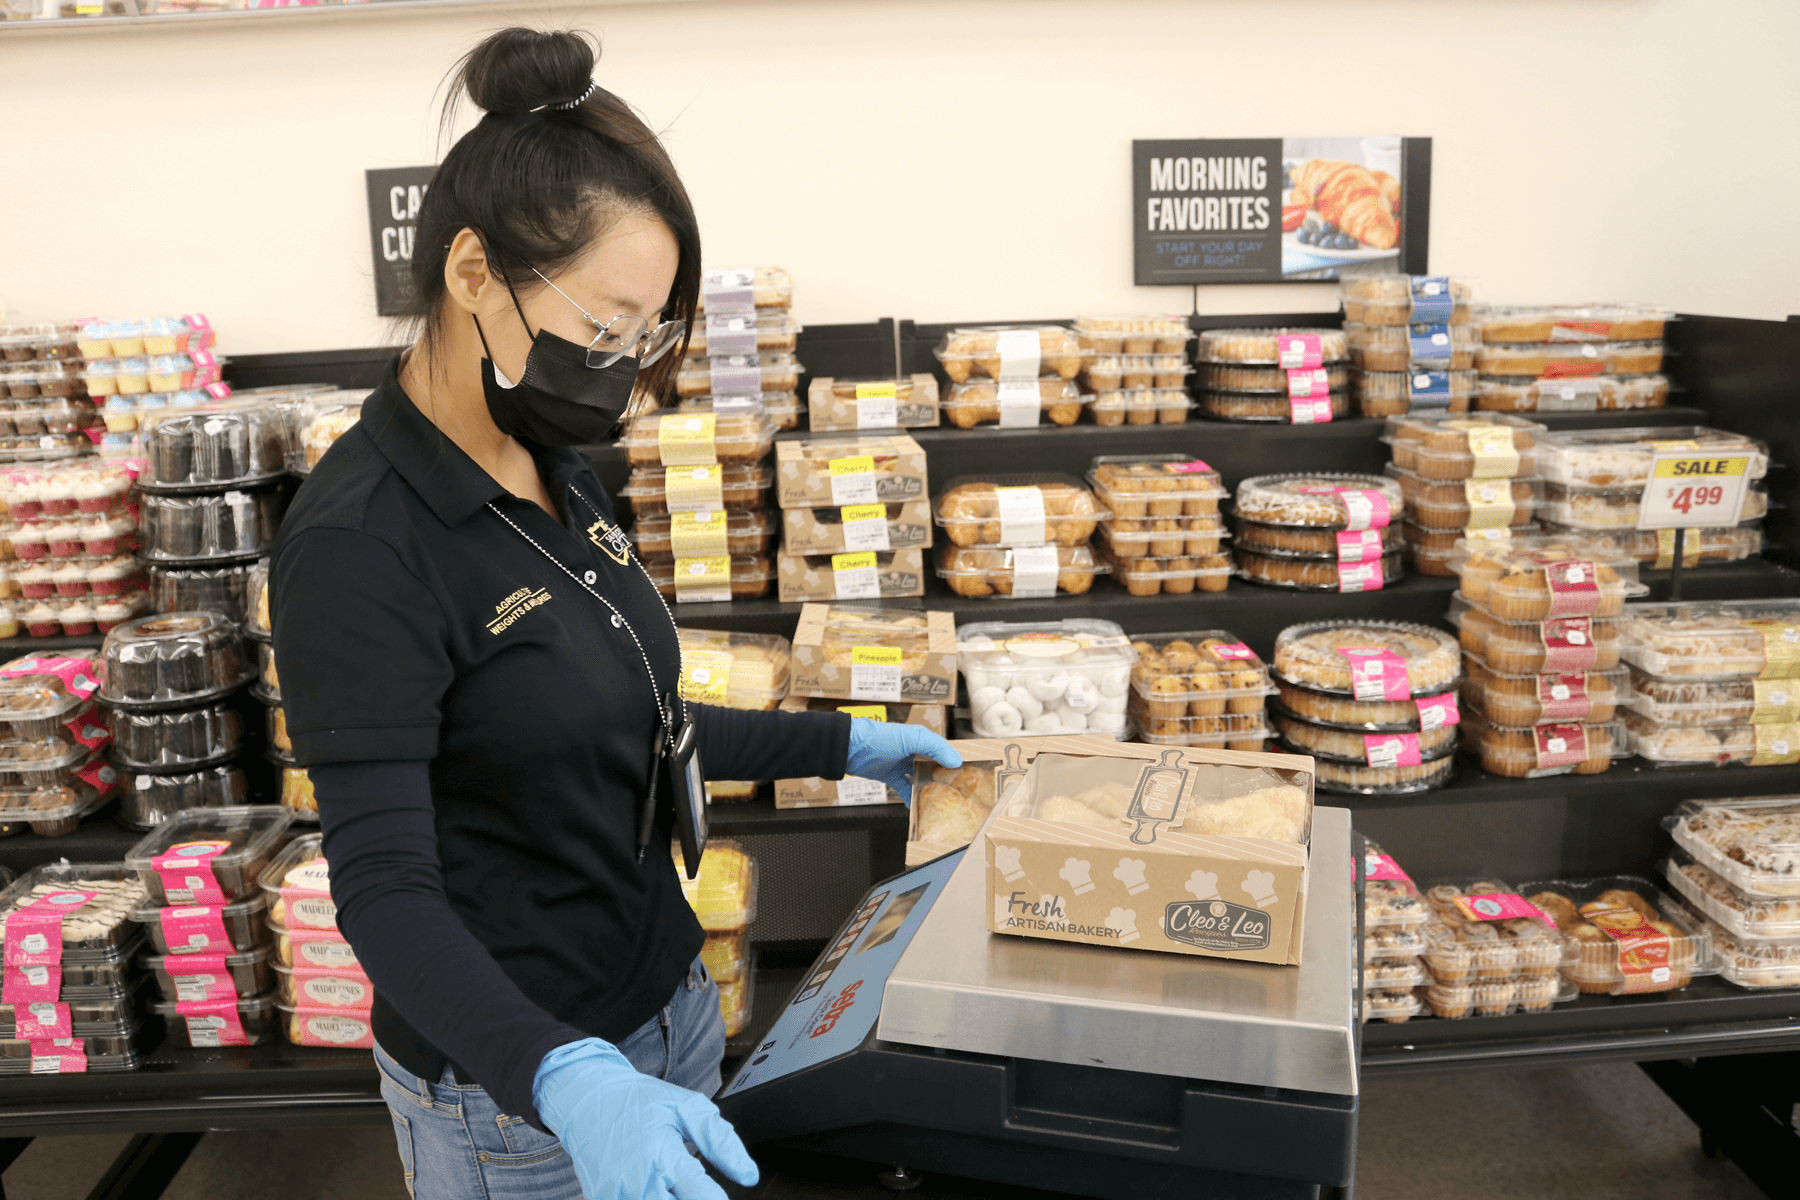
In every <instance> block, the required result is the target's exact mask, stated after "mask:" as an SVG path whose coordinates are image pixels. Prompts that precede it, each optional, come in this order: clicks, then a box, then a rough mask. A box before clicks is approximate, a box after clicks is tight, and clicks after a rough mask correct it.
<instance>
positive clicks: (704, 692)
mask: <svg viewBox="0 0 1800 1200" xmlns="http://www.w3.org/2000/svg"><path fill="white" fill-rule="evenodd" d="M734 661H736V660H735V659H733V658H732V657H731V654H730V653H729V652H728V651H725V650H687V651H684V652H683V653H682V655H681V698H682V699H683V700H688V701H692V702H693V703H695V704H723V703H725V695H726V692H727V691H729V690H730V687H731V664H732V663H733V662H734Z"/></svg>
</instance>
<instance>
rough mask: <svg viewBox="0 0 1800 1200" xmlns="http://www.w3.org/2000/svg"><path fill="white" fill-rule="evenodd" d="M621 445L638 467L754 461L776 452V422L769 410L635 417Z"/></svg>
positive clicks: (661, 413)
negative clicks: (771, 451)
mask: <svg viewBox="0 0 1800 1200" xmlns="http://www.w3.org/2000/svg"><path fill="white" fill-rule="evenodd" d="M695 439H698V440H695ZM618 444H619V446H620V448H621V449H623V450H624V451H625V461H626V462H628V463H630V464H631V465H632V466H633V467H651V466H664V465H670V466H677V467H679V466H683V465H689V466H691V465H695V464H702V463H709V462H720V463H750V462H757V461H759V460H761V459H763V458H766V457H768V454H769V451H770V450H772V449H774V447H775V422H774V421H772V420H770V419H769V416H768V414H767V413H764V412H737V413H732V412H727V413H717V412H696V411H692V410H686V409H679V410H675V411H669V410H666V409H657V410H655V411H653V412H647V413H645V414H644V415H642V416H640V417H633V418H632V419H631V423H630V424H629V425H627V426H626V428H625V433H624V435H623V436H621V437H620V438H619V442H618Z"/></svg>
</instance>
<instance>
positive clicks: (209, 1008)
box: [175, 1000, 250, 1049]
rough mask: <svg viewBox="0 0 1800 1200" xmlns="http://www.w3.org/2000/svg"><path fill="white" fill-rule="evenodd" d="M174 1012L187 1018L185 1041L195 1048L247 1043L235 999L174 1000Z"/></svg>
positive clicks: (248, 1040)
mask: <svg viewBox="0 0 1800 1200" xmlns="http://www.w3.org/2000/svg"><path fill="white" fill-rule="evenodd" d="M175 1011H176V1012H178V1013H180V1014H181V1015H182V1016H184V1017H186V1018H187V1031H188V1041H189V1042H190V1043H192V1044H193V1045H194V1046H195V1047H197V1048H199V1047H205V1048H209V1049H210V1048H211V1047H214V1046H248V1045H249V1044H250V1039H249V1038H248V1037H246V1036H244V1023H243V1021H242V1020H240V1019H239V1018H238V1006H237V1001H236V1000H177V1001H176V1002H175Z"/></svg>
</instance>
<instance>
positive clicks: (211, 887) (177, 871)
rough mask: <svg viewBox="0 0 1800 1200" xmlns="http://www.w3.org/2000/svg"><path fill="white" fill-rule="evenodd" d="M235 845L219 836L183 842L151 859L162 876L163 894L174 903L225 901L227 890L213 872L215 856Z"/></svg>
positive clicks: (169, 901)
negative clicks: (218, 838) (218, 837)
mask: <svg viewBox="0 0 1800 1200" xmlns="http://www.w3.org/2000/svg"><path fill="white" fill-rule="evenodd" d="M229 849H231V843H230V842H227V841H220V840H217V839H213V840H209V841H200V842H180V843H178V844H176V845H173V846H170V847H169V848H168V849H167V850H164V851H163V852H162V853H161V854H159V855H157V856H156V857H155V858H153V859H151V860H150V865H151V866H152V867H155V868H156V874H157V877H158V878H160V879H161V880H162V887H163V896H164V897H165V898H166V899H167V901H168V903H170V904H223V903H225V891H224V889H223V888H221V887H220V886H219V879H218V876H216V875H214V874H213V869H212V860H213V859H215V858H217V857H218V856H219V855H221V854H223V853H225V851H227V850H229Z"/></svg>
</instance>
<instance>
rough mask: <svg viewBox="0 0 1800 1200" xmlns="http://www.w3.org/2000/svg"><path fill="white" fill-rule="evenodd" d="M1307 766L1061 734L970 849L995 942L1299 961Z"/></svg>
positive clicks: (1308, 806)
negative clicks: (1028, 940)
mask: <svg viewBox="0 0 1800 1200" xmlns="http://www.w3.org/2000/svg"><path fill="white" fill-rule="evenodd" d="M1312 791H1313V777H1312V760H1311V759H1310V758H1306V757H1304V756H1299V755H1275V754H1260V753H1249V752H1233V751H1228V750H1207V749H1200V748H1185V749H1184V748H1180V747H1159V746H1146V745H1135V744H1130V743H1113V742H1108V741H1105V740H1102V739H1096V738H1066V739H1060V740H1059V741H1057V742H1055V743H1052V744H1051V745H1049V746H1045V747H1041V748H1040V749H1039V752H1038V755H1037V757H1036V758H1035V759H1034V760H1033V761H1032V763H1031V766H1030V767H1029V768H1028V769H1027V771H1026V773H1025V776H1024V778H1023V779H1021V780H1020V781H1019V782H1018V783H1017V784H1016V785H1014V786H1013V787H1012V788H1011V789H1010V790H1009V791H1008V792H1007V793H1006V795H1005V796H1004V797H1003V798H1002V799H1001V800H1000V805H1001V806H1002V811H1001V812H1000V813H999V815H996V816H995V817H994V818H993V819H992V820H991V821H989V822H988V824H987V826H986V827H985V829H983V831H982V836H981V839H980V844H981V852H982V854H983V856H984V858H985V860H986V862H987V870H988V885H989V886H988V890H989V892H990V893H991V894H992V902H991V904H990V905H989V906H988V911H987V920H988V928H989V929H990V930H992V931H993V932H995V933H1010V934H1016V935H1020V936H1024V937H1040V938H1049V939H1051V940H1054V941H1067V942H1081V943H1085V944H1088V945H1096V946H1120V947H1129V948H1130V949H1133V950H1161V951H1167V952H1171V953H1176V954H1201V955H1208V956H1212V957H1218V958H1232V959H1243V960H1246V961H1250V962H1267V963H1284V964H1287V965H1290V966H1291V965H1297V964H1298V963H1299V962H1300V948H1301V937H1300V932H1301V921H1302V917H1303V914H1304V910H1305V907H1306V854H1307V840H1308V837H1309V835H1310V831H1311V823H1312Z"/></svg>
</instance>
